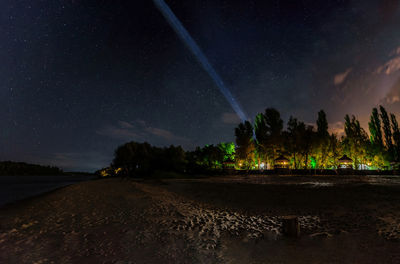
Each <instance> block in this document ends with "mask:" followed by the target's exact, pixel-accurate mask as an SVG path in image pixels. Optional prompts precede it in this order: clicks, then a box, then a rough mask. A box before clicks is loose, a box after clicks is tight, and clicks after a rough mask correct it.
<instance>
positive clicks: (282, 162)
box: [274, 155, 289, 169]
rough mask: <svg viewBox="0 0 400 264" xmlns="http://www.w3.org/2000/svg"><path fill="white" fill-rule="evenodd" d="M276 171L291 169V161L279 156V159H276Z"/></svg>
mask: <svg viewBox="0 0 400 264" xmlns="http://www.w3.org/2000/svg"><path fill="white" fill-rule="evenodd" d="M274 168H275V169H289V160H288V159H287V158H285V157H284V156H282V155H281V156H279V158H277V159H275V165H274Z"/></svg>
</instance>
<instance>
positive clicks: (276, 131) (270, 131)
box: [264, 108, 283, 164]
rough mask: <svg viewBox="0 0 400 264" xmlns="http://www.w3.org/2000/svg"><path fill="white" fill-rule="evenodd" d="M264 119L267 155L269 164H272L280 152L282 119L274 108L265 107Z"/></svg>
mask: <svg viewBox="0 0 400 264" xmlns="http://www.w3.org/2000/svg"><path fill="white" fill-rule="evenodd" d="M264 119H265V123H266V129H267V149H266V150H267V156H268V157H269V160H270V164H273V162H274V160H275V159H276V158H277V157H278V155H279V154H280V152H282V149H281V148H282V129H283V120H282V119H281V115H280V113H279V112H278V110H276V109H275V108H267V109H265V113H264Z"/></svg>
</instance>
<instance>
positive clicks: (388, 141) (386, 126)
mask: <svg viewBox="0 0 400 264" xmlns="http://www.w3.org/2000/svg"><path fill="white" fill-rule="evenodd" d="M379 108H380V110H381V118H382V123H383V132H384V134H385V145H386V148H387V150H388V152H389V154H390V155H391V157H393V141H392V128H391V125H390V120H389V115H388V113H387V112H386V109H385V108H384V107H383V106H380V107H379Z"/></svg>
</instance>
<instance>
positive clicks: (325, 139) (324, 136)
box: [314, 110, 330, 168]
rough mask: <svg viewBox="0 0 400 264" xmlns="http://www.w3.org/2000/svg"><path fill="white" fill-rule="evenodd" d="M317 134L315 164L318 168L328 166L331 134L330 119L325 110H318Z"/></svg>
mask: <svg viewBox="0 0 400 264" xmlns="http://www.w3.org/2000/svg"><path fill="white" fill-rule="evenodd" d="M316 123H317V135H316V140H315V142H314V143H315V144H314V145H315V153H314V155H315V165H316V168H324V167H326V166H327V160H328V154H329V147H330V144H329V143H330V142H329V141H330V136H329V132H328V121H327V120H326V114H325V112H324V110H321V111H319V112H318V119H317V122H316Z"/></svg>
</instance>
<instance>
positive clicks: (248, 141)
mask: <svg viewBox="0 0 400 264" xmlns="http://www.w3.org/2000/svg"><path fill="white" fill-rule="evenodd" d="M235 136H236V145H237V150H236V155H237V157H238V158H239V160H241V161H242V162H243V163H242V166H243V167H245V168H247V169H249V168H251V167H252V165H253V164H254V150H255V146H254V141H253V127H252V125H251V124H250V122H249V121H245V122H244V123H240V124H239V126H238V127H237V128H235Z"/></svg>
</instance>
